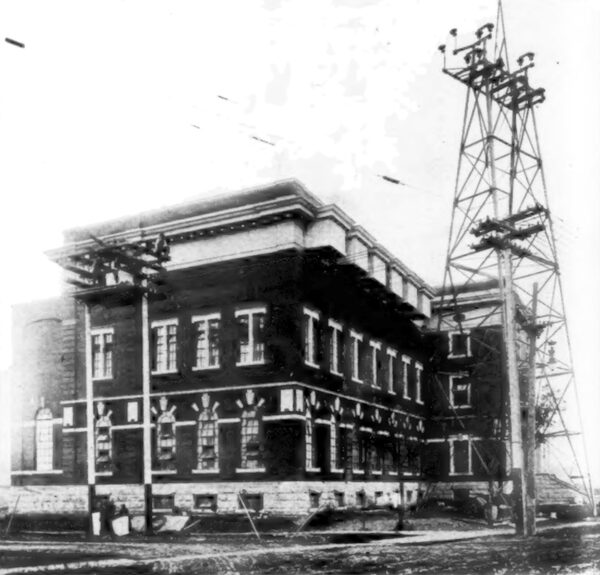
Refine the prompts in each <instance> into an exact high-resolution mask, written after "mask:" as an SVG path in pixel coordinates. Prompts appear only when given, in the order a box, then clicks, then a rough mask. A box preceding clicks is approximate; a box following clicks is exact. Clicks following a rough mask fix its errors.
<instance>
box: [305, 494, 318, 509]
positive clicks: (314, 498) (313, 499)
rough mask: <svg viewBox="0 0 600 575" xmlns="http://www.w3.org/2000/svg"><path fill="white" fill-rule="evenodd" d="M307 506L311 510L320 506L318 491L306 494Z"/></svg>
mask: <svg viewBox="0 0 600 575" xmlns="http://www.w3.org/2000/svg"><path fill="white" fill-rule="evenodd" d="M308 499H309V504H310V508H311V509H318V507H319V505H320V504H321V494H320V493H319V492H318V491H311V492H310V493H309V494H308Z"/></svg>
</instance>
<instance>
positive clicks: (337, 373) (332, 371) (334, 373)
mask: <svg viewBox="0 0 600 575" xmlns="http://www.w3.org/2000/svg"><path fill="white" fill-rule="evenodd" d="M329 373H330V374H331V375H337V376H338V377H344V374H343V373H340V372H339V371H334V370H333V369H330V370H329Z"/></svg>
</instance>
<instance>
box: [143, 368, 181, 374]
mask: <svg viewBox="0 0 600 575" xmlns="http://www.w3.org/2000/svg"><path fill="white" fill-rule="evenodd" d="M178 373H179V371H178V370H176V369H166V370H161V371H151V372H150V375H177V374H178Z"/></svg>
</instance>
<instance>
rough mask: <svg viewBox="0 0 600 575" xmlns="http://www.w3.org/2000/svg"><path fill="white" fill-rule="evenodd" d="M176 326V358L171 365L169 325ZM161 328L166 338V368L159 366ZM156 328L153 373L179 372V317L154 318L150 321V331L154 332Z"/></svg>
mask: <svg viewBox="0 0 600 575" xmlns="http://www.w3.org/2000/svg"><path fill="white" fill-rule="evenodd" d="M172 326H175V344H174V346H175V350H174V352H175V359H174V365H173V366H170V360H169V358H170V357H171V353H170V352H171V349H170V346H169V335H170V334H169V327H172ZM161 328H163V329H164V335H163V336H162V337H164V338H165V355H164V357H165V366H164V368H163V367H162V366H159V363H158V339H159V337H161V336H160V335H159V333H158V330H160V329H161ZM155 330H156V335H154V336H153V337H154V340H153V346H152V347H153V349H152V354H153V356H152V357H153V362H154V369H153V370H152V375H164V374H169V373H177V365H178V355H179V353H178V352H179V349H178V347H179V346H178V340H179V333H178V332H179V318H169V319H159V320H153V321H152V322H151V323H150V331H151V332H152V333H154V332H155Z"/></svg>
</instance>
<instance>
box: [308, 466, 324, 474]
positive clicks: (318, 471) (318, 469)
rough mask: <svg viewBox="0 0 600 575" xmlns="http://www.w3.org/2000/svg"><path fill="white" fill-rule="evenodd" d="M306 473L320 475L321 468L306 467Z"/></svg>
mask: <svg viewBox="0 0 600 575" xmlns="http://www.w3.org/2000/svg"><path fill="white" fill-rule="evenodd" d="M306 471H308V472H309V473H321V468H320V467H307V468H306Z"/></svg>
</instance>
